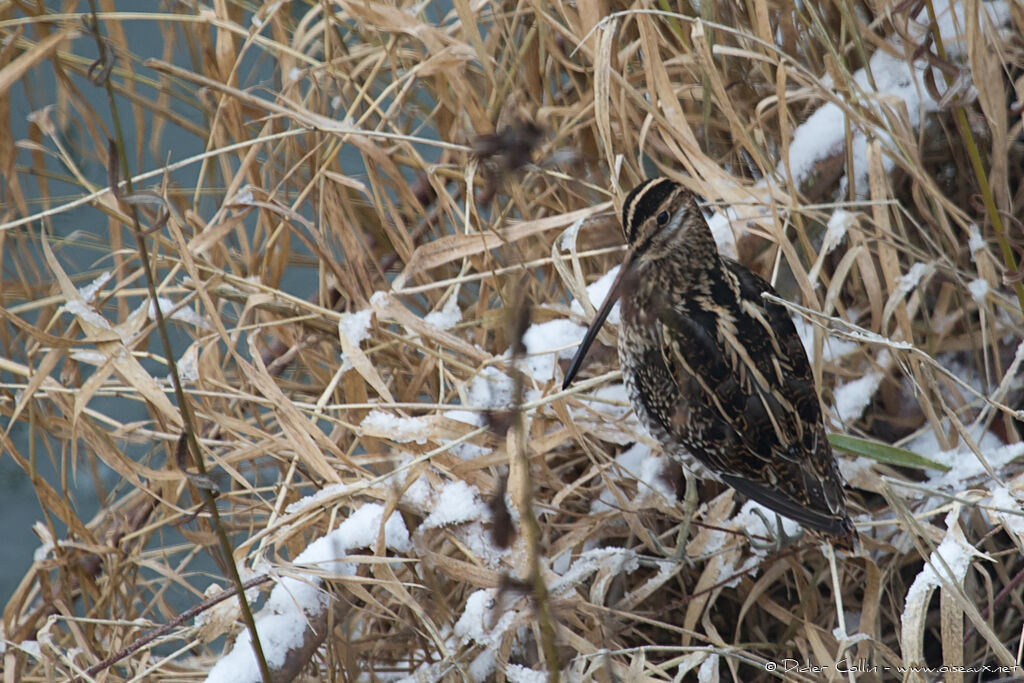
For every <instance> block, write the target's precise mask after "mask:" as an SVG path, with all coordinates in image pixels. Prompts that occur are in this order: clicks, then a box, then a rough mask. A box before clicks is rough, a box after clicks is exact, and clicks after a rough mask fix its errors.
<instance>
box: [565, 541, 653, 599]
mask: <svg viewBox="0 0 1024 683" xmlns="http://www.w3.org/2000/svg"><path fill="white" fill-rule="evenodd" d="M639 566H640V560H639V559H638V558H637V555H636V553H635V552H633V551H632V550H629V549H627V548H614V547H612V548H594V549H592V550H587V551H585V552H583V553H582V554H581V555H580V556H579V557H578V558H576V561H575V562H573V563H572V565H570V567H569V569H568V570H566V571H565V573H564V574H562V576H561V577H559V578H558V579H557V580H555V581H554V582H553V583H551V584H550V590H551V592H552V593H554V594H559V593H565V592H566V591H568V590H570V589H571V588H574V587H576V586H578V585H579V584H581V583H582V582H583V581H586V580H587V579H588V578H590V577H591V576H592V575H593V574H596V573H597V572H599V571H601V570H602V569H605V570H607V574H608V575H609V576H619V575H621V574H631V573H633V572H634V571H636V570H637V568H638V567H639Z"/></svg>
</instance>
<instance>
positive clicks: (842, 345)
mask: <svg viewBox="0 0 1024 683" xmlns="http://www.w3.org/2000/svg"><path fill="white" fill-rule="evenodd" d="M793 325H794V326H795V327H796V333H797V334H798V335H800V341H801V342H802V343H803V345H804V350H806V351H807V358H808V360H810V362H811V364H812V365H813V364H814V360H815V356H814V330H815V328H817V329H821V328H818V327H817V325H815V324H814V323H811V322H808V321H807V320H806V319H805V318H804V317H803V316H794V317H793ZM859 348H860V345H859V344H857V342H853V341H850V340H848V339H841V338H839V337H835V336H832V335H830V334H828V332H827V331H825V338H824V339H823V340H822V344H821V353H822V360H823V361H825V362H826V363H831V362H833V361H835V360H836V359H838V358H842V357H843V356H848V355H850V354H851V353H853V352H855V351H856V350H857V349H859Z"/></svg>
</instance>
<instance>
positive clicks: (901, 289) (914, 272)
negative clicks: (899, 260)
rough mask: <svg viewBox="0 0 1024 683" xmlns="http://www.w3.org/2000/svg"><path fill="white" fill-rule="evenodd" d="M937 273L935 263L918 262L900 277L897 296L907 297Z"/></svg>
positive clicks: (897, 284)
mask: <svg viewBox="0 0 1024 683" xmlns="http://www.w3.org/2000/svg"><path fill="white" fill-rule="evenodd" d="M933 272H935V264H934V263H921V262H920V261H918V262H917V263H915V264H914V265H912V266H910V270H908V271H907V272H906V273H904V274H903V275H901V276H900V278H899V280H897V282H896V292H895V294H897V295H899V296H906V295H907V294H909V293H910V292H912V291H913V290H914V288H915V287H917V285H918V284H920V283H921V280H923V279H924V278H926V277H927V276H929V275H931V274H932V273H933Z"/></svg>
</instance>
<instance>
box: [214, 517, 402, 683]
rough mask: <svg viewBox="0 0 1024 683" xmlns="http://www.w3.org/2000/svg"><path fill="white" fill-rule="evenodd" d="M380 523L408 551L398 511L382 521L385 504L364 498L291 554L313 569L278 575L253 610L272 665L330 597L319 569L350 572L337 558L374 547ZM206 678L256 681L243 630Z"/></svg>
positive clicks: (296, 643) (394, 546) (389, 540)
mask: <svg viewBox="0 0 1024 683" xmlns="http://www.w3.org/2000/svg"><path fill="white" fill-rule="evenodd" d="M382 524H383V528H384V542H385V544H386V545H387V547H388V548H389V549H391V550H394V551H396V552H399V553H404V552H408V551H409V550H410V548H411V547H412V546H411V543H410V541H409V532H408V531H407V530H406V528H405V522H403V521H402V516H401V515H400V514H399V513H397V512H395V513H392V514H391V516H389V517H388V519H387V521H386V522H385V521H384V507H383V506H382V505H378V504H376V503H367V504H365V505H363V506H362V507H360V508H359V509H358V510H356V511H355V512H354V513H352V515H351V516H350V517H349V518H348V519H346V520H345V521H344V522H342V523H341V524H339V525H338V528H337V529H335V530H334V531H331V532H330V533H328V534H326V535H324V536H321V537H320V538H318V539H317V540H315V541H313V542H312V543H310V544H309V545H308V546H306V549H305V550H303V551H302V552H301V553H299V555H298V556H297V557H296V558H295V561H294V563H293V564H294V565H296V566H303V565H305V566H309V567H312V568H314V569H316V570H317V573H312V572H304V571H302V570H301V569H299V570H295V571H294V574H293V575H291V576H286V577H283V578H282V579H281V580H280V581H279V582H278V584H277V585H276V586H274V589H273V590H272V591H271V592H270V597H269V598H268V599H267V604H266V606H264V607H263V609H261V610H260V611H259V613H258V614H257V615H256V629H257V631H258V632H259V637H260V642H261V643H262V645H263V653H264V655H265V657H266V659H267V664H268V665H269V666H270V667H271V668H280V667H282V666H283V665H284V663H285V658H286V657H287V656H288V653H289V652H291V651H293V650H296V649H297V648H299V647H301V646H302V644H303V641H304V640H305V633H306V630H307V629H308V628H309V623H308V620H309V619H311V618H315V617H317V616H319V615H320V613H321V612H322V611H323V610H324V608H325V607H326V606H327V604H328V601H329V599H330V598H329V596H328V594H327V593H326V592H324V591H322V590H321V588H320V584H321V581H322V579H321V577H320V573H321V572H326V573H328V574H333V575H335V576H351V575H352V574H354V573H355V570H356V565H355V564H354V563H352V562H347V561H344V560H342V559H340V558H342V557H345V556H346V555H348V554H349V553H351V552H352V551H353V550H358V549H361V548H374V547H375V546H376V545H377V537H378V535H379V533H380V530H381V526H382ZM206 680H207V683H221V682H230V683H248V682H249V681H253V682H254V683H255V682H257V681H260V680H261V678H260V672H259V669H258V667H257V665H256V658H255V656H254V655H253V651H252V641H251V639H250V634H249V631H248V630H244V631H241V632H240V633H239V634H238V638H237V639H236V640H235V644H234V646H233V647H232V648H231V651H230V652H228V653H227V654H225V655H224V656H222V657H221V659H220V660H219V661H218V662H217V664H216V666H214V667H213V669H211V670H210V673H209V675H208V676H207V678H206Z"/></svg>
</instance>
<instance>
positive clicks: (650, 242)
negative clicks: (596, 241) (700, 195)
mask: <svg viewBox="0 0 1024 683" xmlns="http://www.w3.org/2000/svg"><path fill="white" fill-rule="evenodd" d="M622 233H623V235H625V237H626V242H627V243H629V246H630V248H631V250H632V251H633V252H634V254H635V258H637V259H639V260H646V259H654V260H657V259H660V258H663V257H665V256H668V255H670V254H672V253H676V252H678V251H680V250H681V249H687V250H690V249H694V248H697V249H698V250H702V249H707V248H708V247H710V248H712V249H714V248H715V247H714V240H713V239H712V238H711V232H710V231H709V230H708V227H707V223H706V222H705V220H704V215H703V214H702V213H701V211H700V207H699V206H697V199H696V197H695V196H694V194H693V193H692V192H690V191H689V190H687V189H686V188H684V187H683V186H682V185H680V184H679V183H677V182H675V181H673V180H669V179H668V178H652V179H650V180H645V181H644V182H642V183H640V184H639V185H637V186H636V187H635V188H633V190H632V191H630V193H629V194H628V195H627V196H626V201H625V203H624V204H623V205H622Z"/></svg>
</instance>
